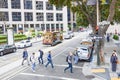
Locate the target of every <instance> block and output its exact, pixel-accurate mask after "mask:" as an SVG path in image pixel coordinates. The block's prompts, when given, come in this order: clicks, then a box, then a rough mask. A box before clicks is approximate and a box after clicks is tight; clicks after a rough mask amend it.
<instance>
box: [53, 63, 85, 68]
mask: <svg viewBox="0 0 120 80" xmlns="http://www.w3.org/2000/svg"><path fill="white" fill-rule="evenodd" d="M54 66H58V67H67V66H68V65H59V64H54ZM73 68H80V69H82V68H83V67H79V66H73Z"/></svg>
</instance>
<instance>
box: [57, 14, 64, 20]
mask: <svg viewBox="0 0 120 80" xmlns="http://www.w3.org/2000/svg"><path fill="white" fill-rule="evenodd" d="M56 21H63V15H62V13H57V14H56Z"/></svg>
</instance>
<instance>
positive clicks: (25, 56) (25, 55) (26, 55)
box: [22, 48, 30, 65]
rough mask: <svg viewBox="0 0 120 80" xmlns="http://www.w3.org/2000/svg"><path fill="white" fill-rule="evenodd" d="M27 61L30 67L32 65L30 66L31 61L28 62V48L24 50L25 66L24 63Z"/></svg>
mask: <svg viewBox="0 0 120 80" xmlns="http://www.w3.org/2000/svg"><path fill="white" fill-rule="evenodd" d="M25 60H27V63H28V65H30V64H29V61H28V52H27V49H26V48H24V51H23V61H22V65H24V61H25Z"/></svg>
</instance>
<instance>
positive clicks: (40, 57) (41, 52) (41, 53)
mask: <svg viewBox="0 0 120 80" xmlns="http://www.w3.org/2000/svg"><path fill="white" fill-rule="evenodd" d="M39 52H40V56H39V57H38V61H39V64H40V63H42V64H43V55H44V52H43V51H42V50H41V49H39Z"/></svg>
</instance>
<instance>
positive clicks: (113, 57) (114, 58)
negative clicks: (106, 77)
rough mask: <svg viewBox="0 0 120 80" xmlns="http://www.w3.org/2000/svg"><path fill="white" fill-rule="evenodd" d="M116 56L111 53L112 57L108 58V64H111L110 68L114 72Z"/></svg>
mask: <svg viewBox="0 0 120 80" xmlns="http://www.w3.org/2000/svg"><path fill="white" fill-rule="evenodd" d="M117 60H118V58H117V56H116V54H115V53H112V56H111V58H110V62H111V67H112V71H113V72H116V68H117Z"/></svg>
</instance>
